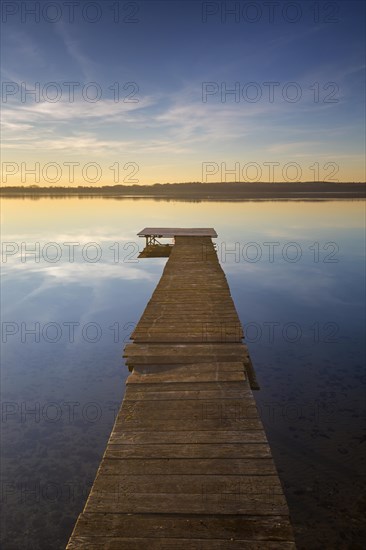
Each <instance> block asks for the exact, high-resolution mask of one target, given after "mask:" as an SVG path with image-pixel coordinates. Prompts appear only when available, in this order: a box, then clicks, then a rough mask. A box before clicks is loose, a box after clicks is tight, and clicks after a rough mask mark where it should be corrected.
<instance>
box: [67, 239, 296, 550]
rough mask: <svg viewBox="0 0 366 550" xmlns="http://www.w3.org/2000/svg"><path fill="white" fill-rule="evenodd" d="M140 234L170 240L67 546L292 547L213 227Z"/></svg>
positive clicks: (90, 549) (70, 548) (187, 549)
mask: <svg viewBox="0 0 366 550" xmlns="http://www.w3.org/2000/svg"><path fill="white" fill-rule="evenodd" d="M155 230H156V231H155ZM148 231H150V234H149V236H154V235H155V236H159V237H162V236H173V237H174V239H175V242H174V246H173V247H172V251H171V254H170V257H169V259H168V261H167V263H166V266H165V269H164V272H163V275H162V277H161V279H160V281H159V283H158V285H157V287H156V290H155V292H154V293H153V295H152V298H151V300H150V301H149V303H148V305H147V307H146V309H145V311H144V313H143V315H142V317H141V319H140V322H139V323H138V325H137V326H136V329H135V331H134V333H133V334H132V336H131V339H132V340H133V343H131V344H128V345H127V346H126V348H125V357H126V363H127V365H128V367H129V369H130V371H132V373H131V374H130V376H129V377H128V379H127V383H126V393H125V397H124V399H123V403H122V405H121V408H120V411H119V413H118V416H117V419H116V422H115V425H114V427H113V430H112V433H111V436H110V438H109V441H108V445H107V448H106V451H105V453H104V456H103V459H102V461H101V464H100V466H99V469H98V472H97V475H96V479H95V481H94V484H93V487H92V489H91V492H90V494H89V497H88V500H87V503H86V505H85V508H84V510H83V512H82V513H81V514H80V516H79V518H78V520H77V523H76V525H75V528H74V531H73V533H72V535H71V537H70V540H69V543H68V546H67V549H68V550H74V549H85V550H86V549H88V550H97V549H102V548H103V549H104V548H105V549H109V550H117V549H118V550H127V549H128V550H135V549H141V550H146V549H149V550H150V549H151V550H160V549H162V550H164V549H170V550H173V549H174V550H175V549H178V550H219V549H220V550H221V549H225V550H226V549H233V550H236V549H237V550H238V549H248V550H254V549H255V550H266V549H268V550H269V549H281V550H282V549H284V550H287V549H290V548H291V549H293V548H295V543H294V538H293V533H292V528H291V524H290V520H289V512H288V508H287V504H286V500H285V497H284V494H283V491H282V487H281V483H280V480H279V477H278V474H277V472H276V469H275V466H274V463H273V459H272V457H271V451H270V447H269V445H268V442H267V438H266V435H265V433H264V430H263V426H262V423H261V421H260V418H259V415H258V412H257V409H256V405H255V401H254V398H253V394H252V388H251V385H252V387H256V381H255V376H254V371H253V368H252V365H251V363H250V358H249V354H248V350H247V347H246V346H245V345H244V344H243V342H242V338H243V333H242V329H241V326H240V321H239V318H238V315H237V312H236V310H235V306H234V303H233V300H232V298H231V295H230V290H229V287H228V284H227V281H226V278H225V274H224V272H223V270H222V269H221V267H220V264H219V262H218V258H217V254H216V251H215V248H214V245H213V242H212V236H215V235H216V233H215V232H214V230H212V229H200V230H194V229H181V228H180V229H179V230H177V229H174V228H169V229H168V231H167V232H164V228H146V230H143V231H142V232H140V234H141V235H142V236H145V237H146V235H147V233H146V232H148ZM154 231H155V232H154ZM171 233H173V235H171ZM150 245H151V243H150ZM250 382H251V384H250Z"/></svg>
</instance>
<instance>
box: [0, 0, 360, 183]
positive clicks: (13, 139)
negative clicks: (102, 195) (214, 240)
mask: <svg viewBox="0 0 366 550" xmlns="http://www.w3.org/2000/svg"><path fill="white" fill-rule="evenodd" d="M70 4H72V5H73V7H70ZM74 4H75V5H74ZM33 5H34V6H33ZM67 5H68V7H67ZM32 6H33V8H32ZM37 6H38V7H37ZM31 8H32V9H33V11H32V9H31ZM363 20H364V4H363V3H362V2H358V1H355V2H354V1H351V2H328V3H324V2H307V1H297V2H291V3H289V2H273V3H271V2H261V1H258V2H250V3H248V2H226V3H225V2H200V1H189V2H183V1H173V2H164V1H161V2H148V1H143V2H128V3H127V2H126V3H124V2H86V1H85V2H76V3H73V2H71V3H67V2H66V3H64V2H3V5H2V26H3V38H2V50H3V54H2V58H3V60H2V71H1V73H2V107H3V115H2V118H3V134H2V144H3V155H2V180H1V183H2V185H3V186H13V185H15V186H18V185H34V184H35V185H46V186H51V185H70V186H78V185H92V186H102V185H116V184H125V185H133V184H154V183H167V182H171V183H173V182H177V183H180V182H187V181H199V182H217V181H222V182H225V181H251V182H255V181H259V182H260V181H335V182H336V181H340V182H342V181H346V182H350V181H356V182H357V181H365V157H364V148H365V136H364V93H365V89H364V70H365V63H364V57H363V52H364V46H365V36H364V26H363Z"/></svg>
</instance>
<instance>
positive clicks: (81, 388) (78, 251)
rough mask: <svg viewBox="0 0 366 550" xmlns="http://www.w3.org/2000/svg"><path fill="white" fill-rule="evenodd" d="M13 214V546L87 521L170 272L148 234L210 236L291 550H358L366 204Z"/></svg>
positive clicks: (7, 211) (6, 502) (37, 205)
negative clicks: (135, 343)
mask: <svg viewBox="0 0 366 550" xmlns="http://www.w3.org/2000/svg"><path fill="white" fill-rule="evenodd" d="M2 203H3V204H2V210H3V217H2V218H3V219H2V240H3V257H2V272H3V291H2V350H3V351H2V374H1V382H2V423H1V428H2V471H1V474H2V483H1V487H2V504H3V507H4V511H3V514H2V529H1V533H2V548H4V549H19V548H22V549H33V548H34V549H45V550H46V549H47V550H51V549H60V548H64V546H65V544H66V542H67V540H68V537H69V535H70V533H71V530H72V528H73V525H74V522H75V520H76V518H77V516H78V514H79V513H80V512H81V511H82V508H83V505H84V503H85V499H86V496H87V494H88V492H89V488H90V486H91V484H92V482H93V479H94V476H95V473H96V469H97V467H98V464H99V462H100V459H101V457H102V454H103V451H104V449H105V445H106V442H107V440H108V437H109V434H110V431H111V429H112V426H113V422H114V417H115V414H116V412H117V411H118V409H119V406H120V403H121V401H122V398H123V394H124V385H125V380H126V377H127V375H128V371H127V368H126V367H125V366H124V362H123V359H122V350H123V347H124V345H125V343H126V342H127V341H128V339H129V335H130V333H131V332H132V330H133V328H134V326H135V324H136V323H137V322H138V320H139V318H140V316H141V314H142V312H143V310H144V308H145V306H146V304H147V301H148V300H149V298H150V296H151V294H152V292H153V290H154V288H155V286H156V284H157V282H158V280H159V278H160V276H161V273H162V269H163V266H164V264H165V261H166V260H165V259H159V258H154V259H138V258H137V254H138V249H139V248H140V249H142V248H143V245H144V242H143V240H142V239H139V238H138V237H136V233H137V232H138V231H139V230H140V229H142V228H143V227H146V226H160V227H164V226H166V227H169V226H170V227H214V228H215V229H216V231H217V233H218V235H219V237H218V239H217V240H216V242H217V250H218V255H219V259H220V262H221V264H222V266H223V269H224V271H225V273H226V275H227V279H228V282H229V285H230V288H231V291H232V295H233V298H234V302H235V305H236V308H237V310H238V313H239V317H240V319H241V322H242V324H243V327H244V331H245V332H246V343H247V344H248V347H249V350H250V354H251V357H252V361H253V364H254V367H255V370H256V373H257V378H258V381H259V383H260V386H261V390H260V391H258V392H255V398H256V401H257V404H258V407H259V410H260V412H261V417H262V421H263V424H264V427H265V430H266V433H267V436H268V439H269V442H270V444H271V448H272V451H273V456H274V459H275V463H276V466H277V469H278V471H279V474H280V478H281V481H282V484H283V487H284V491H285V494H286V497H287V500H288V504H289V508H290V512H291V517H292V520H293V523H294V527H295V534H296V538H297V542H298V547H299V548H304V549H305V548H306V549H308V548H312V549H313V548H319V549H320V548H322V549H323V548H362V544H361V542H362V540H364V537H365V533H362V519H363V513H364V512H365V509H366V499H365V493H364V492H363V491H362V473H363V469H362V462H363V461H364V459H365V458H364V455H363V454H362V451H363V450H364V447H365V435H364V432H363V428H364V412H365V411H364V406H365V377H364V370H363V367H364V361H365V357H364V350H365V340H364V334H365V311H364V306H363V304H364V300H365V295H364V277H365V256H364V251H365V240H364V223H365V202H364V201H347V200H339V201H317V202H315V201H248V202H199V201H198V202H183V201H165V200H153V199H135V200H134V199H122V200H118V199H114V198H80V199H78V198H57V199H51V198H41V199H37V200H33V199H28V198H27V199H3V201H2ZM22 243H23V244H22ZM183 268H184V267H183Z"/></svg>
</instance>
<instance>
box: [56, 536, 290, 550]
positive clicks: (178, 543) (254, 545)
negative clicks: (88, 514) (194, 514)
mask: <svg viewBox="0 0 366 550" xmlns="http://www.w3.org/2000/svg"><path fill="white" fill-rule="evenodd" d="M73 541H74V542H73V543H70V544H69V545H68V546H67V548H68V550H73V549H75V548H78V549H80V550H84V549H85V550H100V549H101V546H100V545H101V542H100V541H98V538H94V537H92V536H89V537H77V536H76V537H74V538H73ZM103 548H104V549H106V550H144V549H149V550H178V549H182V550H183V549H184V550H229V549H230V550H243V548H245V549H246V550H280V548H281V550H282V549H283V550H293V549H294V548H295V544H294V543H293V542H290V541H281V544H280V545H279V544H278V542H273V541H272V542H271V541H261V542H253V541H252V540H243V539H241V540H236V539H231V540H226V541H225V540H222V539H210V540H209V541H208V540H205V539H195V540H192V539H187V538H175V537H174V538H172V539H166V538H159V539H158V538H156V539H155V538H154V539H152V538H141V537H140V536H138V537H133V538H122V537H113V538H112V537H108V538H106V539H103Z"/></svg>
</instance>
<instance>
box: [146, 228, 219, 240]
mask: <svg viewBox="0 0 366 550" xmlns="http://www.w3.org/2000/svg"><path fill="white" fill-rule="evenodd" d="M137 235H138V236H139V237H214V238H216V237H217V233H216V231H215V230H214V229H213V227H145V229H142V230H141V231H139V232H138V233H137Z"/></svg>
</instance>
